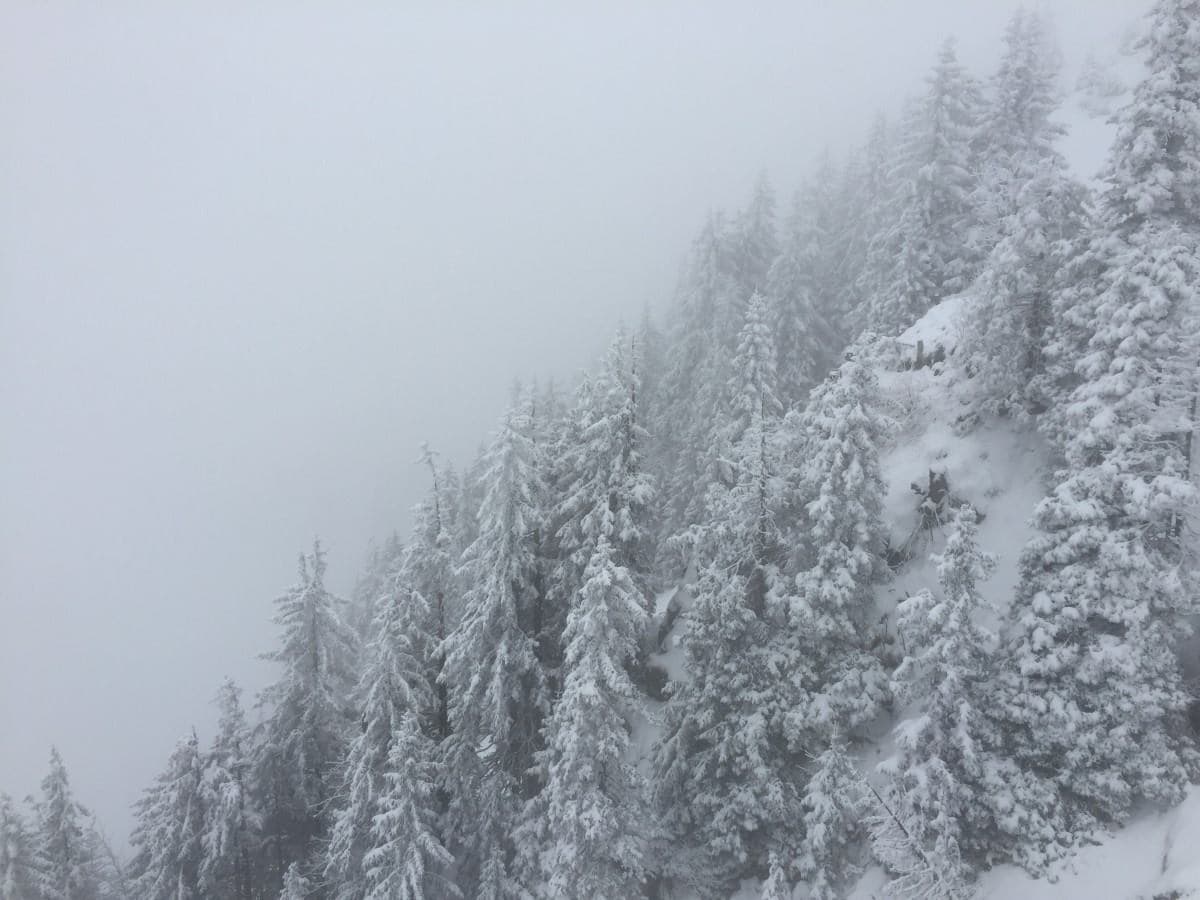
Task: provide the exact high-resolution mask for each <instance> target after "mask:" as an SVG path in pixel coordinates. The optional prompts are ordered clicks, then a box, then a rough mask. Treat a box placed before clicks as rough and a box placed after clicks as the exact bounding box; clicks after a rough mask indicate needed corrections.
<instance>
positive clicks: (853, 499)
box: [787, 354, 888, 748]
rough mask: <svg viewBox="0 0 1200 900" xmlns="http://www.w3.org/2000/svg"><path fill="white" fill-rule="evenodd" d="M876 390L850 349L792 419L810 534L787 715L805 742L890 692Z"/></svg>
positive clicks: (802, 565) (871, 709)
mask: <svg viewBox="0 0 1200 900" xmlns="http://www.w3.org/2000/svg"><path fill="white" fill-rule="evenodd" d="M878 390H879V387H878V383H877V381H876V378H875V375H874V373H873V372H872V371H871V369H870V368H868V367H867V366H866V365H865V364H863V363H862V362H860V361H858V360H857V359H855V358H854V356H853V354H852V355H850V357H849V358H848V359H847V360H846V361H845V362H844V363H842V365H841V366H840V367H839V368H838V369H837V370H836V371H835V372H833V373H832V374H831V375H830V376H829V377H828V378H827V379H826V380H825V382H824V383H823V384H821V385H820V386H819V387H818V388H816V390H814V391H813V393H812V395H811V396H810V398H809V403H808V406H807V408H806V409H805V411H804V412H803V413H802V414H792V415H791V416H790V417H789V422H788V423H787V428H788V431H789V432H790V434H791V435H792V439H791V440H792V443H793V445H794V446H795V448H796V449H795V451H794V458H795V459H796V460H798V461H799V465H798V471H797V473H796V475H795V476H794V481H795V483H796V484H797V493H798V495H799V497H800V500H801V503H802V505H803V515H804V518H803V520H802V529H803V533H804V535H805V539H804V540H803V542H802V543H801V556H800V559H799V560H798V566H797V568H798V571H797V574H796V576H795V590H794V592H790V593H791V597H790V621H791V631H792V632H793V634H794V635H795V636H796V639H797V640H798V641H799V642H800V644H799V647H798V648H797V649H796V652H797V654H798V656H799V658H800V659H802V660H803V661H804V664H803V666H799V667H797V668H796V669H795V670H794V671H793V673H792V678H793V679H794V680H795V681H796V684H797V688H798V689H799V691H800V696H801V697H802V698H803V699H802V700H801V701H799V702H798V704H797V706H796V707H795V708H794V709H793V710H792V711H791V712H790V713H789V717H788V718H789V727H790V731H791V738H792V740H793V741H794V742H796V743H797V745H798V746H801V747H806V748H811V747H824V746H827V745H828V743H829V741H830V740H831V738H832V736H833V735H835V734H849V733H852V731H853V730H854V729H855V728H857V727H859V726H860V725H862V724H864V723H865V722H867V721H869V720H870V719H871V718H873V717H874V716H875V715H876V714H877V713H878V712H879V711H880V709H881V706H882V704H883V703H884V701H885V700H886V699H887V697H888V690H887V679H886V678H885V676H884V674H883V669H882V667H881V665H880V663H879V660H878V659H877V658H876V657H875V656H874V655H873V654H872V653H871V652H870V651H869V649H868V644H869V635H868V626H869V624H870V621H871V620H872V614H871V610H872V603H873V599H872V585H873V584H874V583H875V582H876V581H877V580H878V579H880V578H882V577H883V576H884V575H885V573H886V571H887V570H886V566H885V565H884V562H883V558H882V555H881V554H882V552H883V544H884V534H883V525H882V506H883V493H884V486H883V477H882V475H881V473H880V467H879V450H880V446H881V444H882V442H883V439H884V437H885V435H886V432H887V423H886V420H885V419H884V418H883V417H882V416H881V414H880V413H879V412H878V411H877V410H876V409H875V407H874V401H875V397H876V396H877V394H878Z"/></svg>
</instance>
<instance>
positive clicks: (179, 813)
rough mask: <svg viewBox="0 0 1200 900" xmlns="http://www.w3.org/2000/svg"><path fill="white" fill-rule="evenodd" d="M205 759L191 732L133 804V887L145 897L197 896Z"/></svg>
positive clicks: (190, 899) (177, 899) (193, 899)
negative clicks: (135, 814) (154, 780)
mask: <svg viewBox="0 0 1200 900" xmlns="http://www.w3.org/2000/svg"><path fill="white" fill-rule="evenodd" d="M204 793H205V792H204V760H203V758H202V756H201V753H200V739H199V738H198V737H197V736H196V733H195V732H194V731H193V732H192V733H191V734H190V735H189V736H188V737H187V738H185V739H184V740H182V741H180V742H179V744H178V745H176V747H175V750H174V752H172V753H171V758H170V759H169V760H168V761H167V767H166V769H165V770H164V771H163V773H162V774H161V775H159V777H158V780H157V781H156V782H155V784H154V785H152V786H151V787H150V788H148V789H147V791H146V793H145V794H144V795H143V796H142V799H141V800H140V801H139V802H138V804H137V808H136V809H137V827H136V828H135V829H134V832H133V838H132V843H133V846H134V848H135V849H136V851H137V855H136V856H135V858H134V862H133V871H134V882H133V883H134V889H135V891H136V892H137V895H138V897H139V898H144V900H198V898H200V897H204V896H207V895H206V894H204V893H203V892H202V891H201V887H200V869H201V865H202V861H203V856H204V821H205V809H204V800H205V796H204Z"/></svg>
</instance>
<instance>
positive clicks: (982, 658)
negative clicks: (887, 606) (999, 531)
mask: <svg viewBox="0 0 1200 900" xmlns="http://www.w3.org/2000/svg"><path fill="white" fill-rule="evenodd" d="M976 518H977V514H976V512H975V510H974V509H972V508H971V507H970V506H964V507H961V508H960V509H959V510H958V512H957V514H956V515H955V519H954V525H953V528H952V530H951V533H950V536H949V538H948V539H947V541H946V547H945V551H944V552H943V553H942V554H941V555H940V556H937V557H934V561H935V562H936V564H937V570H938V579H939V582H940V591H939V592H938V593H937V594H935V593H934V592H932V591H928V590H924V591H920V592H918V593H917V594H915V595H913V596H911V597H909V598H907V599H906V600H904V601H903V602H902V603H901V604H900V605H899V607H898V608H897V616H898V621H897V633H898V635H899V638H900V643H901V647H902V648H903V651H904V658H903V660H902V661H901V663H900V665H899V667H898V668H897V669H896V671H895V672H894V673H893V676H892V683H893V689H894V692H895V695H896V697H897V699H898V700H899V701H900V702H901V703H903V704H906V705H909V706H910V708H911V709H912V711H913V713H914V717H913V718H911V719H908V720H906V721H904V722H902V723H901V724H900V726H899V727H898V728H897V729H896V749H897V758H896V759H895V760H893V761H891V762H890V763H889V764H888V768H889V769H890V770H891V771H892V774H893V776H894V778H893V782H892V785H891V788H890V790H889V792H888V803H889V806H890V807H891V809H892V810H893V812H895V814H896V815H898V816H900V817H901V819H902V821H903V822H905V823H906V827H907V829H908V832H909V833H908V835H907V840H908V842H909V844H910V845H911V846H912V847H916V848H920V850H921V852H922V853H923V854H924V855H925V856H927V857H929V858H931V859H935V858H936V859H938V860H944V862H945V866H946V870H947V871H954V870H957V869H960V868H961V867H962V866H963V864H964V861H969V862H971V863H973V864H976V865H982V864H987V863H990V862H991V861H993V860H994V859H996V858H1004V857H1006V856H1008V857H1011V856H1012V855H1015V854H1013V853H1012V851H1011V850H1009V849H1008V848H1010V847H1011V845H1012V844H1013V842H1014V840H1016V839H1017V838H1018V837H1019V836H1020V835H1019V834H1018V828H1019V830H1020V831H1023V832H1024V833H1025V834H1030V833H1033V832H1035V831H1037V830H1041V831H1043V832H1044V831H1045V830H1046V829H1047V827H1048V826H1047V823H1046V819H1045V816H1046V815H1047V814H1051V807H1052V802H1051V801H1052V798H1051V797H1050V796H1049V795H1047V794H1046V793H1045V792H1044V791H1040V793H1039V788H1040V785H1039V784H1038V782H1036V781H1035V780H1030V779H1027V778H1026V777H1024V775H1023V774H1022V773H1021V772H1020V771H1019V770H1017V768H1016V767H1015V766H1014V765H1013V764H1012V762H1011V761H1010V760H1008V759H1006V758H1003V757H998V756H997V755H996V753H995V748H996V747H997V746H998V745H999V740H998V737H997V735H995V734H994V733H993V732H992V731H991V730H990V726H991V723H990V720H989V719H988V717H987V706H988V704H989V702H990V691H991V682H990V678H991V676H992V668H993V653H994V650H995V646H996V637H995V635H994V634H992V633H991V632H989V631H988V630H986V629H985V628H984V627H983V626H982V625H981V624H980V620H981V618H982V617H983V615H984V613H985V612H986V605H985V603H984V601H983V597H982V594H981V592H980V590H981V584H982V583H983V582H984V581H986V580H987V578H988V577H990V575H991V573H992V571H993V569H994V566H995V560H994V558H993V557H991V556H989V555H987V554H986V553H984V552H983V551H982V550H981V549H980V548H979V544H978V527H977V524H976Z"/></svg>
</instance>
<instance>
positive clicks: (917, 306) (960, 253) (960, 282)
mask: <svg viewBox="0 0 1200 900" xmlns="http://www.w3.org/2000/svg"><path fill="white" fill-rule="evenodd" d="M979 116H980V96H979V86H978V85H977V84H976V82H975V80H974V78H973V77H972V76H971V75H970V74H969V73H968V72H967V71H966V70H965V69H964V68H963V66H962V65H961V64H960V63H959V62H958V58H957V55H956V53H955V50H954V44H953V42H949V41H948V42H947V43H946V44H945V45H944V46H943V47H942V50H941V53H940V55H939V57H938V62H937V65H936V66H935V67H934V70H933V73H932V74H931V76H930V79H929V88H928V91H927V92H926V94H925V96H924V97H923V98H922V100H921V102H919V103H916V104H913V105H912V106H911V107H910V109H909V112H908V115H907V116H906V118H905V121H904V122H903V123H902V126H901V139H900V140H901V148H900V173H901V174H900V187H899V189H898V192H897V195H896V197H897V200H896V205H895V207H894V209H895V213H894V215H895V218H894V220H893V224H892V226H891V231H890V232H889V233H888V234H886V235H885V236H884V237H883V238H882V244H883V249H882V250H881V251H880V252H884V253H888V254H890V255H891V257H892V259H893V260H894V262H893V265H892V267H891V269H890V271H889V273H888V275H887V276H886V278H885V279H883V280H882V283H880V284H879V287H878V292H877V293H876V294H874V295H873V296H872V297H871V298H869V300H868V301H867V302H868V304H869V312H868V316H867V325H868V327H870V328H871V329H873V330H875V331H878V332H880V333H882V334H896V333H898V332H900V331H902V330H903V329H904V328H906V327H907V326H909V325H911V324H912V323H913V322H915V321H916V320H917V319H918V318H919V317H920V316H921V315H922V314H923V313H924V312H925V311H926V310H927V309H929V308H930V307H931V306H933V305H934V304H936V303H938V302H940V301H941V300H942V299H943V298H945V297H947V296H949V295H950V294H953V293H956V292H958V291H961V290H963V289H964V288H966V287H967V286H968V285H969V284H970V282H971V280H972V279H973V278H974V276H975V273H976V272H977V270H978V266H979V255H980V254H979V252H978V248H977V247H976V231H977V227H976V215H975V209H974V204H973V200H972V197H973V193H974V189H975V180H976V175H975V166H974V164H973V154H974V143H975V141H976V133H977V131H978V126H979Z"/></svg>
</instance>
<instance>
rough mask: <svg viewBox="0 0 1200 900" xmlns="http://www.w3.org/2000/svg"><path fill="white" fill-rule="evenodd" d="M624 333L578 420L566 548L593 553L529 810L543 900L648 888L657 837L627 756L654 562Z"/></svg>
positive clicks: (574, 606) (573, 612)
mask: <svg viewBox="0 0 1200 900" xmlns="http://www.w3.org/2000/svg"><path fill="white" fill-rule="evenodd" d="M627 346H628V344H627V340H626V339H625V337H624V336H623V335H618V337H617V339H616V340H615V341H614V343H613V346H612V347H611V349H610V350H609V353H608V355H607V357H606V358H605V361H604V366H603V369H602V371H601V373H600V376H599V378H598V379H597V381H596V383H595V385H594V386H593V387H592V389H591V390H589V391H588V392H587V394H586V395H585V399H587V400H588V401H589V403H588V404H587V405H588V406H589V407H590V408H585V409H581V410H580V418H581V425H580V428H579V443H578V445H577V453H578V455H577V456H574V457H572V459H573V462H574V465H573V466H572V469H573V470H574V471H576V472H577V473H578V477H577V480H576V481H575V483H574V484H573V485H572V490H571V491H570V492H569V494H568V496H567V497H566V498H565V500H564V501H563V504H562V508H563V510H564V511H565V513H566V522H567V523H571V525H570V527H569V528H568V530H567V531H566V533H565V534H564V536H563V541H562V542H561V544H560V547H561V549H562V550H564V551H566V550H568V549H570V550H571V551H572V555H586V556H587V557H588V561H587V564H586V566H585V568H584V570H583V574H582V579H581V583H580V584H579V585H578V587H577V588H576V589H575V591H574V592H573V595H572V596H571V598H570V608H569V612H568V614H567V620H566V627H565V630H564V634H563V643H564V648H565V652H564V659H563V681H562V693H561V696H560V697H559V699H558V701H557V704H556V706H555V709H554V713H553V715H552V716H551V718H550V719H549V721H548V722H547V724H546V744H547V746H546V749H545V750H544V751H542V752H541V753H540V754H539V756H538V763H539V767H540V768H541V769H542V771H543V772H544V775H545V779H546V786H545V788H544V789H543V791H542V792H541V794H540V795H539V796H538V797H536V798H535V799H534V800H533V801H532V802H531V803H530V805H529V807H528V810H527V822H526V826H525V829H524V837H525V840H526V842H527V844H528V845H531V846H533V848H534V849H533V851H532V853H531V854H530V858H529V862H528V863H527V867H528V869H529V871H528V872H527V873H526V880H527V881H528V882H530V887H531V890H532V893H534V894H535V895H538V896H543V895H544V896H547V897H557V896H589V897H624V896H631V895H632V894H634V893H637V892H639V891H640V890H641V885H642V883H643V882H644V880H645V870H646V865H647V860H646V859H645V855H646V841H647V838H648V836H649V835H650V833H651V832H652V828H651V826H650V821H649V809H648V805H647V804H646V799H645V798H646V789H645V786H644V785H643V783H642V780H641V777H640V776H639V774H638V772H637V771H636V769H635V768H634V767H633V766H632V764H631V763H630V761H629V759H628V758H627V754H628V752H629V746H630V737H629V729H630V717H631V716H632V715H633V714H634V713H635V712H636V709H637V706H638V704H639V692H638V690H637V688H636V687H635V685H634V682H633V680H632V679H631V677H630V674H629V668H630V667H631V665H632V664H633V663H634V662H635V661H636V660H637V659H638V658H639V656H640V654H641V648H642V638H643V636H644V634H645V631H646V623H647V618H648V617H647V611H646V588H645V586H644V579H645V572H646V567H647V565H648V562H649V554H648V553H646V552H645V539H646V529H645V523H644V517H645V512H646V509H647V507H648V504H649V502H650V500H651V499H652V497H653V488H652V485H651V483H650V480H649V477H648V476H647V474H646V473H645V472H643V471H642V464H641V457H642V446H643V444H644V443H645V437H646V435H645V432H644V431H643V430H642V429H641V427H640V425H639V424H638V418H637V384H638V381H637V374H636V369H635V364H634V361H633V360H632V359H630V356H629V354H628V352H627V350H626V347H627Z"/></svg>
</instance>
